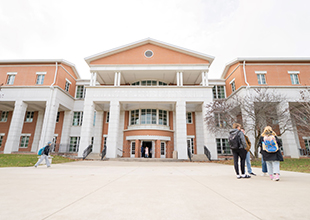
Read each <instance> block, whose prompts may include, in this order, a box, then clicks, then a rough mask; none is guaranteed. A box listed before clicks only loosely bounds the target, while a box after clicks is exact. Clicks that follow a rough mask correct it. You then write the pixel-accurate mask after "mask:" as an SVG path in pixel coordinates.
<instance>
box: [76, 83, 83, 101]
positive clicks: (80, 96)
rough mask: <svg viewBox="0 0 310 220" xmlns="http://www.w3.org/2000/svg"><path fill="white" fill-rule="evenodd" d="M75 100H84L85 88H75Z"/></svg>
mask: <svg viewBox="0 0 310 220" xmlns="http://www.w3.org/2000/svg"><path fill="white" fill-rule="evenodd" d="M75 98H77V99H84V98H85V87H84V86H81V85H80V86H77V87H76V94H75Z"/></svg>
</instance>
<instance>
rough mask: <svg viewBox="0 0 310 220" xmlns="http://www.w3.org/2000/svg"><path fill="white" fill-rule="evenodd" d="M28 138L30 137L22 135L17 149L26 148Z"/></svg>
mask: <svg viewBox="0 0 310 220" xmlns="http://www.w3.org/2000/svg"><path fill="white" fill-rule="evenodd" d="M29 138H30V135H23V136H21V138H20V145H19V147H20V148H27V147H28V144H29Z"/></svg>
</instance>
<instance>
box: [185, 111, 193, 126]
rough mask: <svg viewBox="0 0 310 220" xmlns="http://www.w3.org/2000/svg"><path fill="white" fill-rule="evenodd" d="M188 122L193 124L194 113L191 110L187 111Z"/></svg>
mask: <svg viewBox="0 0 310 220" xmlns="http://www.w3.org/2000/svg"><path fill="white" fill-rule="evenodd" d="M186 123H187V124H192V123H193V120H192V113H191V112H187V113H186Z"/></svg>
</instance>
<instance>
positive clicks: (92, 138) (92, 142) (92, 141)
mask: <svg viewBox="0 0 310 220" xmlns="http://www.w3.org/2000/svg"><path fill="white" fill-rule="evenodd" d="M94 140H95V138H94V137H91V140H90V144H91V145H94Z"/></svg>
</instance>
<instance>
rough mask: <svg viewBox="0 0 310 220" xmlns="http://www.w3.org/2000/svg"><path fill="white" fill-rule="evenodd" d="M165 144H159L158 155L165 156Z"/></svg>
mask: <svg viewBox="0 0 310 220" xmlns="http://www.w3.org/2000/svg"><path fill="white" fill-rule="evenodd" d="M165 145H166V144H165V142H161V143H160V155H161V156H164V155H165Z"/></svg>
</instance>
